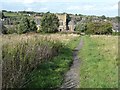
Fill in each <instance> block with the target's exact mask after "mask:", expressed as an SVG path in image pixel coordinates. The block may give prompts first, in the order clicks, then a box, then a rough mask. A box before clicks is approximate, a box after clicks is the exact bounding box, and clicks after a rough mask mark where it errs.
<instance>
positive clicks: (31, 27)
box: [30, 20, 37, 32]
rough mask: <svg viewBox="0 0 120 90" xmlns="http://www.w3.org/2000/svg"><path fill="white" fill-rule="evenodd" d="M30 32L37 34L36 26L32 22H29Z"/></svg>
mask: <svg viewBox="0 0 120 90" xmlns="http://www.w3.org/2000/svg"><path fill="white" fill-rule="evenodd" d="M30 31H35V32H37V26H36V23H35V22H34V20H31V21H30Z"/></svg>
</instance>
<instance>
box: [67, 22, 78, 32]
mask: <svg viewBox="0 0 120 90" xmlns="http://www.w3.org/2000/svg"><path fill="white" fill-rule="evenodd" d="M75 26H76V24H75V21H74V20H71V21H70V22H69V23H68V28H69V31H72V32H73V31H74V30H75Z"/></svg>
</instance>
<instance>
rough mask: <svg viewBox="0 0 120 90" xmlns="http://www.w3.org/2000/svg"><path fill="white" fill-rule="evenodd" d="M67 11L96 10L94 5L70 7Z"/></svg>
mask: <svg viewBox="0 0 120 90" xmlns="http://www.w3.org/2000/svg"><path fill="white" fill-rule="evenodd" d="M67 10H82V11H83V10H85V11H88V10H96V7H95V5H81V6H70V7H68V8H67Z"/></svg>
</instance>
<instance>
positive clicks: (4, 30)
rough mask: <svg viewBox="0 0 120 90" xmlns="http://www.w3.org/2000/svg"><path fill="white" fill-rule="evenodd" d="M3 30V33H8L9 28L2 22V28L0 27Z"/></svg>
mask: <svg viewBox="0 0 120 90" xmlns="http://www.w3.org/2000/svg"><path fill="white" fill-rule="evenodd" d="M0 29H1V31H2V34H7V28H6V27H5V26H4V25H3V24H2V28H0Z"/></svg>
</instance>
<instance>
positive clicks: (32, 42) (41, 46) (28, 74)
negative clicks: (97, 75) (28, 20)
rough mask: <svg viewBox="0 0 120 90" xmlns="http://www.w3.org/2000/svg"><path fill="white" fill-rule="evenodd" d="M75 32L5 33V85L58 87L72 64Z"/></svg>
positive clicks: (3, 50)
mask: <svg viewBox="0 0 120 90" xmlns="http://www.w3.org/2000/svg"><path fill="white" fill-rule="evenodd" d="M79 37H80V36H79V35H76V34H44V35H42V34H23V35H17V34H15V35H3V36H2V41H1V43H2V59H3V69H2V70H3V71H2V74H3V81H2V83H3V84H2V86H3V88H23V87H24V88H26V87H27V88H58V87H60V85H61V84H62V82H63V78H64V73H65V72H66V71H67V70H68V69H69V67H70V65H71V64H72V50H73V49H74V48H75V47H76V46H77V44H78V43H79V40H80V38H79Z"/></svg>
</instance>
